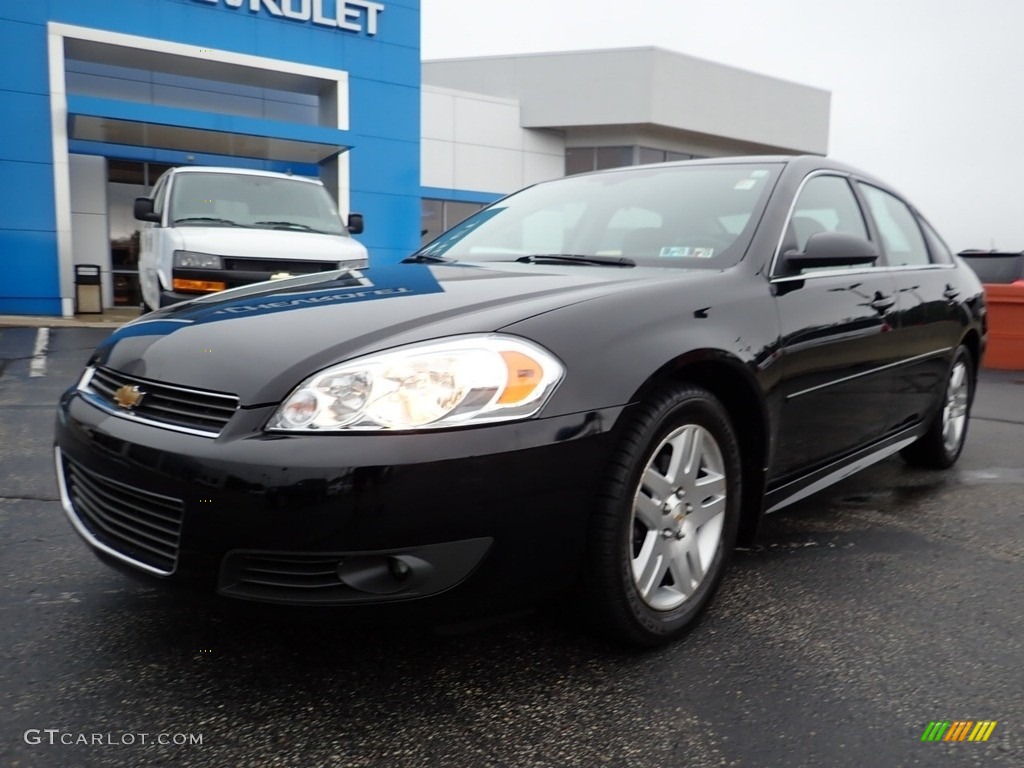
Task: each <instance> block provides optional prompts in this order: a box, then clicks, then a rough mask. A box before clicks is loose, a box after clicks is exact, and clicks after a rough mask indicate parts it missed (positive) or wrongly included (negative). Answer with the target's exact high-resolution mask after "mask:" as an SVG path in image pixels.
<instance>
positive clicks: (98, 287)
mask: <svg viewBox="0 0 1024 768" xmlns="http://www.w3.org/2000/svg"><path fill="white" fill-rule="evenodd" d="M75 314H78V315H99V314H103V285H102V284H101V283H100V267H99V264H76V265H75Z"/></svg>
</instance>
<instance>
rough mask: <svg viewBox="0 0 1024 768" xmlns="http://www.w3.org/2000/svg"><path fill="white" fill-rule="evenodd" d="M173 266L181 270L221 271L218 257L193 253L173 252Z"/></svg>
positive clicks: (221, 266) (221, 265) (221, 263)
mask: <svg viewBox="0 0 1024 768" xmlns="http://www.w3.org/2000/svg"><path fill="white" fill-rule="evenodd" d="M174 266H175V267H179V268H181V269H223V268H224V266H223V262H222V261H221V258H220V256H214V255H213V254H210V253H196V252H195V251H175V252H174Z"/></svg>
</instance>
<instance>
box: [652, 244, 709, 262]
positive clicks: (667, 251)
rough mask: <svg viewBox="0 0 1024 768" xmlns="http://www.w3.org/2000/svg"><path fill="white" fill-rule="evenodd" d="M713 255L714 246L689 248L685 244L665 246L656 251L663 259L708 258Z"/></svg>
mask: <svg viewBox="0 0 1024 768" xmlns="http://www.w3.org/2000/svg"><path fill="white" fill-rule="evenodd" d="M714 255H715V249H714V248H690V247H689V246H685V245H670V246H666V247H665V248H662V249H661V251H660V252H659V253H658V256H660V257H661V258H663V259H710V258H711V257H713V256H714Z"/></svg>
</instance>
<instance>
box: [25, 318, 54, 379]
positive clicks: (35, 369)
mask: <svg viewBox="0 0 1024 768" xmlns="http://www.w3.org/2000/svg"><path fill="white" fill-rule="evenodd" d="M49 346H50V329H49V328H40V329H39V330H38V331H36V346H35V348H34V349H33V350H32V362H31V363H30V364H29V367H28V375H29V377H30V378H39V377H40V376H45V375H46V350H47V349H48V348H49Z"/></svg>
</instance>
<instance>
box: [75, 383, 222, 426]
mask: <svg viewBox="0 0 1024 768" xmlns="http://www.w3.org/2000/svg"><path fill="white" fill-rule="evenodd" d="M126 385H127V386H137V387H138V388H139V389H140V390H141V391H142V392H144V393H145V396H144V397H143V398H142V402H141V403H139V405H138V406H136V407H135V408H133V409H131V410H130V411H129V410H126V409H124V408H121V407H120V406H118V405H117V403H116V402H115V400H114V393H115V392H117V390H118V389H119V388H120V387H123V386H126ZM87 388H88V390H90V391H91V392H92V393H94V394H95V395H97V396H98V397H99V399H100V400H101V401H102V405H103V406H104V407H105V408H106V410H108V411H110V412H111V413H114V414H116V415H118V416H124V417H126V418H137V419H145V420H146V421H151V422H155V423H157V424H161V425H166V426H168V427H171V428H177V429H181V430H185V431H197V432H201V433H204V434H207V435H211V436H216V435H219V434H220V432H221V430H222V429H224V425H225V424H227V423H228V421H229V420H230V419H231V416H232V415H233V414H234V412H235V411H236V410H237V409H238V398H237V397H235V396H234V395H225V394H221V393H219V392H204V391H201V390H196V389H188V388H186V387H179V386H175V385H173V384H164V383H163V382H156V381H150V380H148V379H140V378H137V377H135V376H128V375H126V374H123V373H121V372H119V371H114V370H111V369H110V368H96V369H95V371H94V372H93V375H92V378H91V379H89V383H88V387H87Z"/></svg>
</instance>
